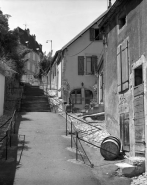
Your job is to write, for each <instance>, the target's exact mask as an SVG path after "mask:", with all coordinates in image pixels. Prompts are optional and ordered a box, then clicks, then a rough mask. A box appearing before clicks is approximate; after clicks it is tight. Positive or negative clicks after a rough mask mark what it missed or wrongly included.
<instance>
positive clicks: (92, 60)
mask: <svg viewBox="0 0 147 185" xmlns="http://www.w3.org/2000/svg"><path fill="white" fill-rule="evenodd" d="M96 66H97V56H92V57H86V74H87V75H90V74H92V75H93V74H94V72H95V69H96Z"/></svg>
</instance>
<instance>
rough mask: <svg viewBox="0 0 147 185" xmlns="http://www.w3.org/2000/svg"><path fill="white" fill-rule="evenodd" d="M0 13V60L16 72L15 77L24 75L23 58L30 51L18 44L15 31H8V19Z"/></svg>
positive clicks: (17, 34) (17, 36)
mask: <svg viewBox="0 0 147 185" xmlns="http://www.w3.org/2000/svg"><path fill="white" fill-rule="evenodd" d="M9 17H10V16H9V15H4V14H3V12H2V11H0V59H1V60H2V61H5V63H6V64H7V65H8V66H9V67H11V68H12V69H13V70H15V71H16V72H17V77H18V74H19V77H21V75H22V74H23V73H24V69H23V68H24V64H25V62H26V61H27V60H26V59H25V58H24V56H25V55H26V54H27V53H28V52H30V49H28V48H27V47H25V46H23V45H21V44H20V43H19V33H18V30H17V29H14V30H13V31H12V30H9V25H8V18H9Z"/></svg>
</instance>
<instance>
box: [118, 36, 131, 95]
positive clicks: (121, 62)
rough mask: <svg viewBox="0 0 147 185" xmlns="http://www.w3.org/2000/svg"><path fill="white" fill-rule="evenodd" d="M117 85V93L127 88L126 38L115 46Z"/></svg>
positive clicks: (127, 60) (127, 59) (127, 58)
mask: <svg viewBox="0 0 147 185" xmlns="http://www.w3.org/2000/svg"><path fill="white" fill-rule="evenodd" d="M117 85H118V92H119V93H120V92H122V91H125V90H127V89H128V88H129V52H128V40H125V41H124V42H123V44H121V45H120V46H118V48H117Z"/></svg>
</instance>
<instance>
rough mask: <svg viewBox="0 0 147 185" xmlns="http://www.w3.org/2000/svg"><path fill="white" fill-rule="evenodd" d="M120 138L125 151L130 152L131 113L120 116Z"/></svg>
mask: <svg viewBox="0 0 147 185" xmlns="http://www.w3.org/2000/svg"><path fill="white" fill-rule="evenodd" d="M120 138H121V142H122V146H123V150H125V151H130V136H129V113H123V114H121V115H120Z"/></svg>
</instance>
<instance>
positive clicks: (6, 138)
mask: <svg viewBox="0 0 147 185" xmlns="http://www.w3.org/2000/svg"><path fill="white" fill-rule="evenodd" d="M7 142H8V131H6V160H7V155H8V151H7V150H8V145H7Z"/></svg>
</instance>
